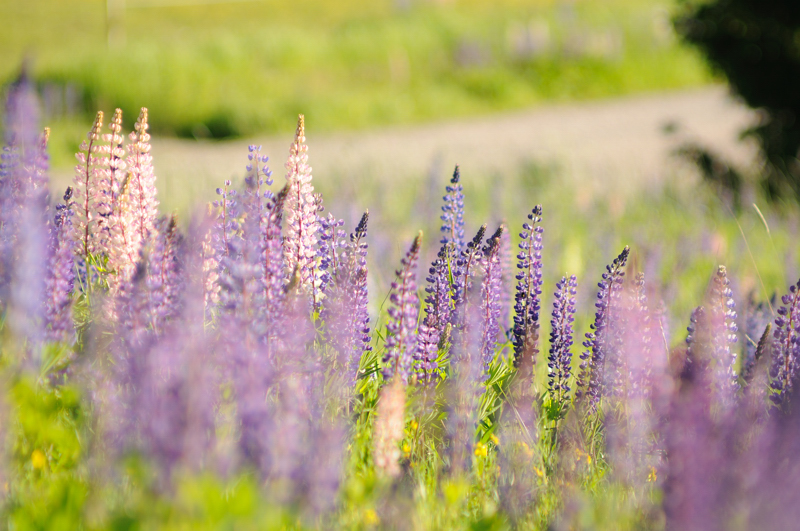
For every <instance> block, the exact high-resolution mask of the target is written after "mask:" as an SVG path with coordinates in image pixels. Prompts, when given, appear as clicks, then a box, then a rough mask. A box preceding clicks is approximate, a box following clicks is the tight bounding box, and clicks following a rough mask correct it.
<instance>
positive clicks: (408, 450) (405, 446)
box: [403, 443, 411, 454]
mask: <svg viewBox="0 0 800 531" xmlns="http://www.w3.org/2000/svg"><path fill="white" fill-rule="evenodd" d="M403 453H404V454H409V453H411V446H409V445H408V443H403Z"/></svg>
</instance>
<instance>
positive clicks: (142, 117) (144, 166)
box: [127, 107, 158, 242]
mask: <svg viewBox="0 0 800 531" xmlns="http://www.w3.org/2000/svg"><path fill="white" fill-rule="evenodd" d="M147 128H148V123H147V108H146V107H142V111H141V113H140V114H139V119H138V120H137V121H136V124H135V125H134V130H133V132H131V134H130V144H129V145H128V159H127V163H128V169H129V174H128V175H129V177H128V179H129V181H130V182H129V184H128V186H129V189H130V196H131V212H132V214H133V230H134V231H135V232H137V233H138V237H139V239H140V240H141V241H142V242H144V241H147V239H148V238H149V237H150V234H151V233H152V232H153V230H154V227H155V224H156V222H157V220H158V200H157V199H156V176H155V173H154V171H153V157H152V156H151V155H150V134H149V133H148V132H147Z"/></svg>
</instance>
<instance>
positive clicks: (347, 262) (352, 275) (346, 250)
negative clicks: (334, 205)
mask: <svg viewBox="0 0 800 531" xmlns="http://www.w3.org/2000/svg"><path fill="white" fill-rule="evenodd" d="M368 219H369V211H367V212H365V213H364V215H363V216H362V217H361V220H360V221H359V222H358V225H357V226H356V229H355V231H354V232H352V233H351V234H350V237H349V241H345V242H344V246H343V247H342V249H341V252H340V256H339V260H340V263H339V265H338V266H337V268H336V271H337V274H336V275H335V276H332V277H331V279H330V280H329V281H328V282H329V283H330V285H331V288H330V293H329V295H328V296H327V297H326V300H325V301H324V305H323V308H322V318H323V320H324V322H325V326H326V331H327V333H326V337H327V338H328V339H329V341H330V342H331V344H332V345H333V347H334V349H336V351H337V353H338V362H339V365H340V366H341V367H342V368H343V369H345V370H344V371H343V374H346V378H345V382H346V388H347V389H348V390H349V389H351V388H352V387H353V384H354V383H355V381H356V378H357V375H358V368H359V364H360V362H361V357H362V355H363V354H364V352H366V351H369V350H371V348H372V347H370V345H369V342H370V334H369V333H370V327H369V311H368V309H367V304H368V296H367V295H368V292H367V243H366V241H365V239H366V236H367V221H368Z"/></svg>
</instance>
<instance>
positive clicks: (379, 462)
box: [372, 378, 406, 477]
mask: <svg viewBox="0 0 800 531" xmlns="http://www.w3.org/2000/svg"><path fill="white" fill-rule="evenodd" d="M405 412H406V387H405V385H403V381H402V379H400V378H395V379H393V380H392V382H391V383H389V384H388V385H386V386H384V387H383V389H381V396H380V399H379V400H378V411H377V413H376V416H375V417H376V418H375V435H374V437H373V440H374V441H375V443H374V444H375V446H374V450H373V454H372V455H373V460H374V462H375V468H377V469H378V470H379V471H381V472H382V473H383V474H386V475H387V476H390V477H396V476H399V475H400V463H399V460H400V441H402V440H403V428H404V427H405Z"/></svg>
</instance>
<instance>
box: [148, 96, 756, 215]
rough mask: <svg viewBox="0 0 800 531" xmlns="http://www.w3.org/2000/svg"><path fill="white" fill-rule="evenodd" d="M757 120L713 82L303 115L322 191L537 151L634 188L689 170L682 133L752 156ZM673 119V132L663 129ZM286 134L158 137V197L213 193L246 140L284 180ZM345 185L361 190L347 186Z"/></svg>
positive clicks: (498, 171) (595, 180)
mask: <svg viewBox="0 0 800 531" xmlns="http://www.w3.org/2000/svg"><path fill="white" fill-rule="evenodd" d="M753 120H755V114H754V113H753V112H752V111H750V110H748V109H746V108H745V107H743V106H742V105H741V104H739V103H737V102H736V101H734V100H733V99H732V98H731V97H730V96H728V94H727V92H726V89H725V88H723V87H710V88H704V89H698V90H692V91H684V92H671V93H661V94H648V95H640V96H635V97H628V98H624V99H615V100H604V101H593V102H585V103H571V104H563V105H552V106H544V107H538V108H534V109H529V110H523V111H515V112H508V113H503V114H497V115H491V116H481V117H473V118H464V119H456V120H450V121H446V122H440V123H433V124H427V125H417V126H402V127H386V128H380V129H374V130H369V131H359V132H348V133H341V134H319V135H318V134H315V133H314V117H313V116H306V124H307V131H306V137H307V141H308V145H309V159H310V163H311V165H312V166H313V167H314V169H315V171H314V180H315V182H317V183H320V186H321V187H322V188H324V189H325V190H326V191H328V190H330V189H331V186H333V187H337V185H338V184H339V183H345V182H346V181H347V180H349V179H350V178H351V177H353V176H357V175H360V176H362V178H363V176H364V175H365V174H366V175H368V176H370V177H369V178H370V179H380V180H383V179H405V180H408V179H412V180H413V179H422V178H424V176H425V175H427V174H428V173H429V172H430V168H431V165H432V164H434V163H433V161H437V162H436V164H438V165H439V166H441V167H442V168H450V167H452V165H453V164H455V163H459V164H460V165H461V167H462V171H463V172H464V174H465V175H469V176H470V177H471V178H475V177H476V176H477V177H487V176H497V175H502V174H503V172H508V171H513V170H516V169H518V168H519V167H520V165H522V164H525V163H528V162H531V161H538V162H540V163H542V162H545V163H551V162H555V163H557V164H558V166H559V168H561V169H562V170H563V171H562V173H563V175H562V178H571V179H576V180H578V181H579V182H581V183H582V185H583V187H584V188H585V189H587V191H588V193H594V192H596V191H597V190H599V189H603V188H607V187H610V186H613V185H620V186H621V187H622V189H624V190H629V191H636V190H639V189H641V188H643V187H644V188H647V187H651V186H653V185H658V184H659V183H663V182H664V179H667V178H670V179H678V180H682V181H688V180H690V179H691V177H690V176H689V173H687V171H686V168H685V165H683V166H682V165H681V164H679V162H678V161H677V160H676V159H675V157H672V156H671V155H670V154H671V152H672V151H673V150H674V149H675V148H676V147H677V146H678V145H679V144H680V143H681V142H682V141H685V140H687V139H692V140H697V141H699V142H701V143H702V144H703V145H706V146H708V147H710V148H712V149H713V150H715V151H717V152H719V153H721V154H723V155H725V156H726V157H728V158H729V159H730V160H733V161H735V162H736V163H738V164H741V165H746V164H749V163H751V161H752V160H753V154H754V150H753V148H752V146H750V147H748V146H743V145H742V144H741V143H738V142H737V136H738V134H739V131H741V130H742V129H743V128H744V127H745V126H746V125H747V124H749V123H752V122H753ZM670 129H671V130H673V131H674V132H673V133H667V132H666V130H670ZM292 134H293V131H286V134H283V135H280V136H279V137H266V138H257V139H239V140H235V141H230V142H195V141H185V140H175V139H158V138H155V139H154V140H153V156H154V161H155V164H156V171H157V175H158V177H159V190H160V192H159V195H160V196H161V200H162V204H163V205H164V207H166V208H168V209H171V208H184V207H185V206H187V205H188V204H193V203H194V202H195V201H197V200H204V201H208V200H211V199H213V197H214V193H213V190H214V189H215V188H216V187H217V186H219V185H220V184H221V182H222V180H223V179H225V178H231V177H233V178H238V177H240V176H241V175H242V174H243V168H244V166H245V164H246V162H247V160H246V156H247V145H248V144H250V143H256V144H262V145H263V146H264V151H265V153H266V154H268V155H269V156H270V159H271V161H270V163H271V164H270V165H271V167H272V168H273V170H274V172H275V177H276V180H277V181H278V182H281V181H282V178H283V173H284V172H283V161H284V159H285V157H286V156H287V154H288V148H289V144H290V142H291V138H292ZM323 181H325V182H327V183H328V184H327V186H326V185H325V184H323ZM383 182H386V181H383ZM356 188H357V187H356ZM345 189H346V190H348V191H347V192H346V193H347V194H352V193H354V194H356V195H357V194H358V190H357V189H355V190H354V188H353V187H352V186H351V187H345ZM342 199H343V200H344V199H347V198H342Z"/></svg>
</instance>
